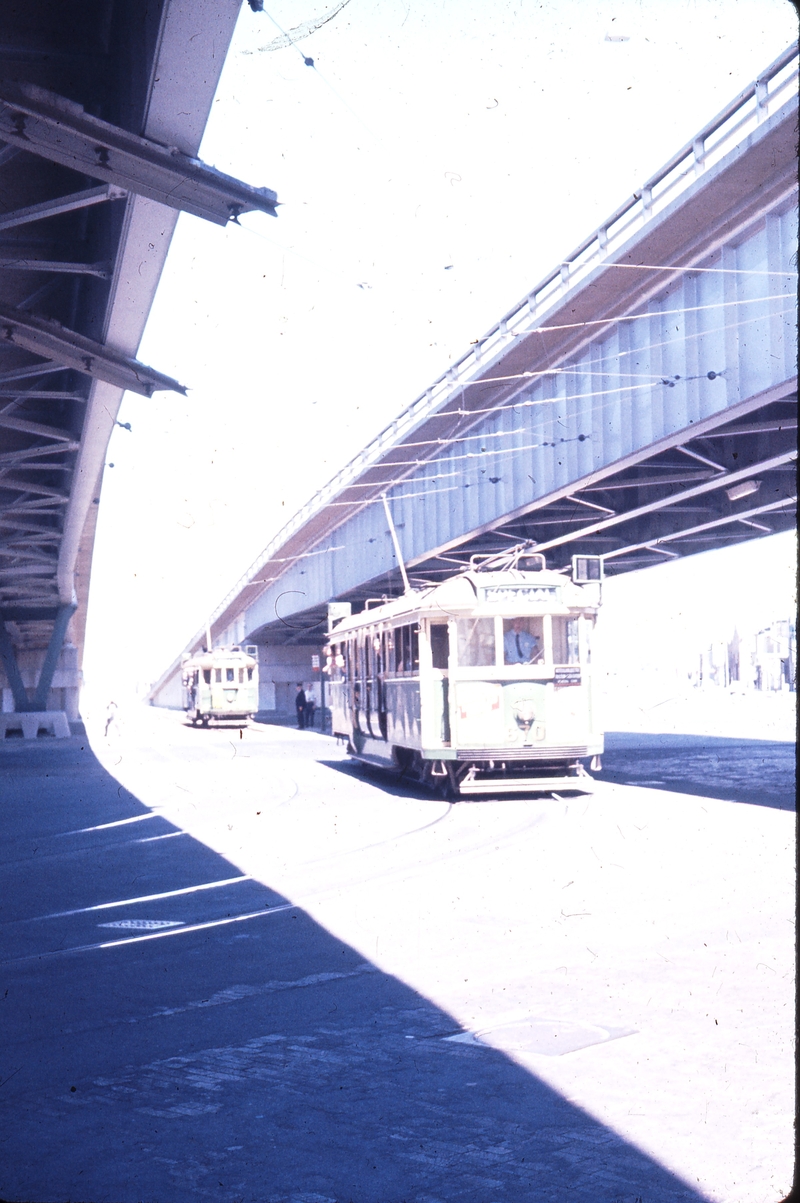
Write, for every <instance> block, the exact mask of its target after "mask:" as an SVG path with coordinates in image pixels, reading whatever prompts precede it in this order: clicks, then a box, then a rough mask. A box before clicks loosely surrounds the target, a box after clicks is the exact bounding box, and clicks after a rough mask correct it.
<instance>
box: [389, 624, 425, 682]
mask: <svg viewBox="0 0 800 1203" xmlns="http://www.w3.org/2000/svg"><path fill="white" fill-rule="evenodd" d="M394 653H395V668H396V671H397V672H399V673H414V672H418V671H419V627H418V626H417V625H416V623H414V624H412V625H411V626H406V627H396V628H395V631H394Z"/></svg>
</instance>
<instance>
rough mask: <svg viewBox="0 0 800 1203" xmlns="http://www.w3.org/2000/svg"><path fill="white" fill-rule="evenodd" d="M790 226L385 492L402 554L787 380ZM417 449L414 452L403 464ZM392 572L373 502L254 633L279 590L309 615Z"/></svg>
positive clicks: (627, 325) (760, 232)
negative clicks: (316, 607)
mask: <svg viewBox="0 0 800 1203" xmlns="http://www.w3.org/2000/svg"><path fill="white" fill-rule="evenodd" d="M796 224H797V213H796V210H793V211H786V212H782V213H776V214H772V215H770V216H769V217H768V218H767V220H766V221H765V222H764V223H763V224H762V226H761V228H759V229H757V230H756V231H755V232H754V233H753V234H751V235H750V237H748V238H746V239H745V240H744V241H742V242H740V243H739V244H738V245H737V246H732V247H723V248H721V249H720V250H719V251H717V252H716V253H715V254H714V255H713V256H711V257H710V258H709V259H708V260H707V261H706V262H705V263H704V264H703V267H704V268H705V269H713V268H723V269H726V270H725V271H721V272H716V271H711V270H704V271H702V272H697V273H695V274H694V275H692V274H689V275H686V276H684V277H683V278H682V279H681V280H680V281H679V282H677V283H676V284H674V285H673V286H671V287H670V288H669V289H665V291H664V292H663V294H662V295H660V296H659V297H657V298H655V299H654V300H652V301H651V302H650V303H649V304H648V305H647V306H646V307H644V309H643V310H642V311H641V314H642V315H641V316H639V317H638V318H635V320H630V321H622V322H619V323H618V324H617V326H616V327H615V328H614V329H613V331H612V332H611V333H610V334H608V333H605V334H604V335H603V337H602V338H598V339H597V340H596V341H593V342H591V343H590V344H589V345H588V346H587V347H586V348H585V349H584V350H583V351H582V353H581V354H580V355H579V356H577V357H575V358H573V359H570V360H567V361H566V362H565V363H563V364H561V365H559V371H558V373H557V374H548V375H544V376H541V377H540V378H539V379H537V381H536V382H535V383H534V384H532V385H531V386H529V387H528V388H525V389H523V390H522V391H521V392H520V393H519V394H518V395H517V396H516V397H515V398H514V399H513V402H510V403H507V404H506V405H504V406H503V408H501V409H498V410H496V411H495V412H493V413H491V414H488V415H487V416H486V417H484V418H482V419H481V420H480V421H479V422H478V423H477V424H476V425H474V426H473V427H472V428H471V429H470V430H469V431H468V433H466V434H462V435H459V436H457V441H452V442H451V443H450V444H449V445H448V446H447V447H446V448H445V449H444V450H442V451H441V452H440V453H439V454H438V455H436V456H435V457H434V458H433V459H431V460H429V461H428V462H427V463H425V464H424V465H421V466H420V467H418V468H417V469H415V470H414V471H413V472H412V473H411V474H410V475H409V476H407V477H406V478H405V479H404V480H403V481H402V482H401V483H399V484H397V485H395V486H394V487H393V488H390V489H388V490H387V492H388V495H389V497H390V499H391V505H392V511H393V515H394V520H395V523H396V525H397V528H398V535H399V539H400V545H401V548H402V551H403V555H404V557H405V558H406V559H407V560H409V561H411V560H413V559H415V558H418V557H421V556H424V555H425V554H426V553H427V552H429V551H430V549H431V548H434V547H438V546H442V545H444V544H446V543H447V542H448V541H450V540H453V539H457V538H458V537H459V536H462V535H464V534H465V533H466V532H469V531H471V530H474V529H476V528H478V527H481V526H483V525H484V524H487V523H491V522H494V521H496V520H499V519H501V518H502V517H503V516H504V515H506V514H508V513H509V512H511V511H514V510H516V509H518V508H519V507H522V506H526V505H529V504H530V503H532V502H535V501H537V500H539V499H542V498H545V497H546V496H547V495H548V494H550V493H552V492H553V491H554V490H556V489H559V488H564V487H566V486H569V484H570V483H571V482H577V481H578V480H580V479H581V478H582V477H585V476H586V475H588V474H589V473H590V472H592V471H596V470H597V469H600V468H604V467H606V466H608V465H610V464H613V463H615V462H616V461H617V460H619V459H620V458H621V457H623V456H625V455H628V454H630V453H631V452H634V451H636V450H637V449H640V448H644V447H647V446H648V445H650V444H652V443H654V442H656V441H657V440H659V439H662V438H664V437H667V436H670V435H675V434H676V433H677V432H679V431H683V430H685V429H686V428H687V427H689V426H690V425H691V424H692V423H695V422H697V421H698V420H700V419H701V418H705V417H708V416H710V415H712V414H718V413H722V412H724V411H725V409H727V408H730V407H731V406H732V405H736V404H738V403H739V402H740V401H741V400H743V399H744V398H746V397H748V396H750V395H753V394H755V393H758V392H761V391H762V390H764V389H766V388H768V387H769V386H770V385H772V384H776V383H779V382H780V381H782V380H783V379H785V378H786V376H787V375H788V374H789V370H790V365H792V364H793V363H794V360H795V357H796V329H795V325H794V320H793V315H794V296H793V291H792V288H793V277H792V275H791V273H792V271H793V270H794V267H793V264H792V255H793V254H794V247H795V242H794V236H795V235H794V231H795V230H796ZM731 266H732V267H733V268H734V269H735V271H734V272H732V273H731V274H727V271H729V270H730V267H731ZM765 273H766V274H765ZM780 273H784V274H780ZM709 372H713V373H715V378H714V379H709V378H708V375H707V374H708V373H709ZM665 382H666V383H665ZM423 450H424V449H423V448H416V449H413V450H411V449H410V450H409V455H408V459H413V457H414V455H415V454H418V453H419V452H420V451H423ZM394 564H395V559H394V553H393V549H392V543H391V539H390V537H389V532H388V530H387V529H386V519H385V516H384V513H383V508H382V506H381V504H380V503H379V502H376V503H373V504H369V505H367V506H366V507H365V508H364V509H363V510H361V512H360V513H358V514H356V515H355V516H354V517H352V518H350V519H348V520H347V521H346V522H345V523H344V524H343V525H342V526H341V527H340V528H339V529H338V530H337V531H336V532H334V534H333V535H331V536H330V537H329V538H328V539H326V540H324V541H323V542H322V543H321V544H320V545H318V547H317V548H315V554H314V556H310V557H308V558H307V559H304V560H302V561H300V562H299V563H298V564H297V565H296V566H295V567H293V568H291V569H290V570H289V571H288V572H287V573H285V574H284V575H283V576H282V577H281V579H280V582H279V583H277V584H275V585H274V586H272V588H271V589H270V590H268V592H267V593H266V594H264V596H263V597H261V598H260V599H259V600H258V602H256V603H255V605H253V606H251V607H250V608H249V609H248V611H247V626H248V629H250V630H254V629H255V628H257V627H258V626H261V625H262V624H264V623H266V622H271V621H274V618H275V599H276V598H277V597H278V595H279V594H288V591H289V590H292V589H297V590H298V591H299V592H298V593H297V594H291V595H288V596H286V597H284V599H283V601H284V603H285V611H282V612H285V613H290V612H292V611H293V610H296V611H300V610H305V609H308V608H309V607H310V606H312V605H318V604H320V603H322V602H324V601H326V600H327V599H328V598H329V597H333V596H337V595H339V594H342V593H346V592H347V591H348V590H351V589H353V588H355V587H357V586H358V585H359V584H361V583H362V582H364V581H368V580H370V579H372V578H374V577H377V576H379V575H381V574H382V573H385V572H387V571H389V570H390V569H391V568H392V567H393V565H394ZM290 603H291V604H290Z"/></svg>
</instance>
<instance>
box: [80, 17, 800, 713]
mask: <svg viewBox="0 0 800 1203" xmlns="http://www.w3.org/2000/svg"><path fill="white" fill-rule="evenodd" d="M265 7H266V9H267V10H268V11H265V12H263V13H253V12H252V11H251V10H250V8H249V6H248V5H247V4H244V5H243V7H242V12H241V15H240V19H239V22H238V24H237V28H236V32H235V36H234V39H233V42H232V44H231V47H230V51H229V54H228V57H227V60H226V63H225V66H224V69H223V73H222V78H221V81H220V86H219V89H218V93H217V96H216V98H215V101H214V104H213V106H212V111H211V115H210V118H209V122H208V126H207V129H206V134H205V137H204V140H203V144H202V146H201V149H200V157H201V158H202V159H203V160H204V161H205V162H207V163H211V164H213V165H214V166H216V167H218V168H219V169H220V170H223V171H225V172H228V173H229V174H232V175H234V176H237V177H239V178H241V179H243V180H245V181H247V182H248V183H250V184H254V185H266V186H268V187H270V188H272V189H274V190H275V191H276V192H277V193H278V197H279V200H280V202H281V207H280V209H279V211H278V213H279V216H278V218H277V219H273V218H270V217H267V216H266V215H264V214H248V215H246V216H244V217H242V219H241V225H240V226H238V227H237V226H234V225H229V226H228V227H225V228H221V227H218V226H212V225H210V224H209V223H205V222H202V221H201V220H200V219H198V218H194V217H192V216H191V215H188V214H182V215H181V216H180V218H179V220H178V226H177V230H176V234H175V237H174V240H173V244H172V247H171V249H170V252H169V256H168V259H167V263H166V266H165V270H164V273H163V276H162V280H161V284H160V286H159V290H158V293H157V296H156V299H155V303H154V305H153V309H152V311H151V315H150V319H149V322H148V325H147V328H146V331H145V335H144V338H143V340H142V344H141V346H140V348H139V358H140V359H141V360H143V361H144V362H145V363H148V364H151V365H152V366H154V367H156V368H157V369H159V370H160V371H162V372H167V373H169V374H170V375H172V376H174V377H176V378H177V379H179V380H181V381H182V382H183V383H185V384H186V385H187V386H188V387H189V393H188V397H185V398H184V397H181V396H178V395H173V394H168V393H157V394H156V395H155V397H153V398H151V399H146V398H142V397H138V396H134V395H131V394H127V395H126V397H125V399H124V401H123V405H122V409H121V412H120V415H119V419H120V422H122V423H129V424H130V426H131V430H130V431H129V430H126V429H123V428H121V427H117V428H116V429H115V432H114V435H113V436H112V439H111V444H110V446H109V453H108V457H107V468H106V471H105V474H104V480H103V487H102V492H101V503H100V510H99V518H98V532H97V541H96V545H95V555H94V563H93V572H92V582H91V590H90V602H89V622H88V629H87V646H86V656H85V661H84V673H85V678H86V681H87V683H88V684H90V685H94V686H95V687H96V688H98V689H103V688H112V686H113V689H114V691H115V692H117V693H119V692H120V691H121V690H123V689H124V688H133V687H134V686H135V685H136V684H139V685H141V684H142V683H143V682H151V681H154V680H155V679H157V677H158V676H159V675H160V674H161V672H162V671H163V670H164V669H165V668H166V667H167V666H168V665H169V663H170V662H171V661H172V660H173V659H174V658H175V657H176V656H177V655H178V653H179V652H180V651H181V649H182V648H183V646H184V645H185V644H186V642H187V641H188V640H189V639H190V638H191V636H192V635H193V634H194V633H195V631H196V630H198V629H199V628H200V627H201V626H202V625H203V623H204V622H205V618H206V616H207V614H208V613H209V612H210V611H211V610H212V609H213V608H214V607H215V606H216V605H217V603H218V602H219V601H220V600H221V599H222V597H223V596H224V595H225V594H226V593H227V592H228V591H229V589H230V588H231V587H232V586H233V584H234V583H235V582H236V580H237V579H238V578H239V577H240V576H241V575H242V573H243V572H244V571H245V570H246V569H247V567H248V565H249V564H250V563H251V562H252V561H253V560H254V559H255V557H256V556H257V555H258V554H259V552H260V551H261V550H262V548H263V547H264V546H265V545H266V543H267V542H268V541H269V539H270V538H271V537H272V536H273V535H274V534H275V533H276V532H277V531H278V530H279V529H280V528H281V527H282V526H283V524H284V523H285V522H286V521H287V520H288V519H289V518H290V517H291V516H292V514H293V513H294V512H295V511H296V510H297V509H298V508H299V507H300V506H301V505H302V504H303V503H304V502H305V501H306V500H308V498H309V497H311V496H312V495H313V494H314V493H315V492H316V491H317V489H318V488H320V487H321V486H322V485H324V484H325V483H326V481H327V480H328V479H329V478H330V477H331V476H333V474H334V473H335V472H336V471H338V469H339V468H340V467H342V466H343V465H344V464H345V463H346V462H347V461H348V460H349V459H350V458H351V457H352V456H353V455H355V454H356V453H357V452H358V451H359V450H360V449H361V448H362V447H363V446H364V444H365V443H366V442H367V441H368V440H369V439H370V438H371V437H372V436H374V435H375V434H376V433H377V432H378V431H379V430H380V429H382V427H383V426H385V425H386V424H387V422H389V421H391V419H392V418H394V417H395V416H396V415H397V414H398V413H400V412H401V411H402V410H403V409H405V408H406V406H408V405H409V404H410V403H411V402H412V401H413V400H414V399H415V397H416V396H417V395H418V394H419V393H421V392H422V391H424V389H425V388H427V387H428V385H429V384H430V383H432V381H433V380H434V379H435V378H436V376H437V375H438V374H439V373H440V372H442V371H443V370H445V369H446V368H447V366H448V364H449V363H450V362H451V360H452V359H453V358H455V357H456V356H458V355H459V354H461V353H462V352H463V351H464V350H465V349H466V348H467V346H468V344H469V343H470V341H471V340H473V339H475V338H477V337H478V336H479V335H480V334H482V333H483V332H484V331H485V330H486V329H487V328H488V327H489V326H490V325H491V324H492V323H493V322H494V321H496V320H497V318H498V317H499V316H501V314H502V313H504V312H505V311H506V310H507V309H509V308H510V307H511V306H512V305H513V304H514V303H515V302H516V301H517V300H518V299H519V298H520V297H521V296H523V295H524V294H526V293H527V292H528V291H530V289H531V287H532V286H533V285H534V284H535V283H536V282H537V281H538V280H539V279H540V278H541V277H542V276H544V275H545V274H546V273H547V272H548V271H549V270H550V269H551V268H552V267H553V266H554V264H555V263H557V262H558V261H559V260H561V259H562V258H564V256H565V255H566V254H568V253H569V251H571V250H572V248H573V247H574V246H576V245H577V244H578V243H579V242H580V241H581V240H582V239H583V238H584V236H585V235H586V234H588V233H589V232H590V231H591V230H592V229H594V228H596V227H597V225H598V224H599V223H600V221H602V220H603V219H604V218H605V217H607V216H608V214H609V213H610V212H612V211H613V210H614V209H615V208H616V207H617V206H618V205H619V204H620V203H621V202H622V201H623V200H624V199H625V198H626V197H627V196H628V195H629V194H630V193H631V192H633V191H634V189H635V188H636V187H637V186H639V185H640V184H641V182H642V181H643V180H644V179H645V178H646V177H647V176H649V175H650V174H652V173H653V172H654V171H655V170H656V169H657V168H658V167H659V166H660V165H661V164H662V163H663V162H664V161H665V160H666V159H668V158H669V156H670V155H671V154H672V153H673V152H674V151H675V150H676V149H678V147H680V146H681V145H683V144H684V143H685V142H687V141H688V140H689V139H690V138H691V137H692V135H693V134H694V133H695V132H696V130H697V129H698V128H700V126H701V125H703V124H704V123H705V122H706V121H707V120H709V119H710V118H711V117H713V116H714V114H715V113H716V112H718V111H719V110H720V109H721V108H722V107H723V106H724V104H726V103H727V101H728V100H730V99H731V98H732V97H733V96H734V95H735V94H736V93H737V92H738V91H739V90H740V89H741V88H742V87H744V86H745V85H746V84H747V83H749V82H750V81H751V80H752V79H753V78H754V77H755V76H756V75H757V74H758V72H759V71H760V70H761V69H762V68H763V67H765V66H766V65H767V64H768V63H770V62H771V61H772V60H773V59H774V58H775V57H776V56H777V55H778V54H779V53H780V52H781V50H782V49H783V48H784V47H785V46H786V45H787V44H788V43H789V42H791V41H792V40H794V38H795V37H796V36H797V28H796V17H795V13H794V9H793V7H792V6H791V5H790V4H789V3H788V2H786V0H622V2H619V3H618V2H613V3H612V2H611V0H602V2H600V3H594V2H591V3H590V2H588V0H546V2H544V3H536V2H535V0H530V2H526V0H348V2H347V3H345V4H344V5H340V2H339V3H337V0H321V2H317V0H291V2H290V0H271V2H270V0H267V3H266V6H265ZM337 7H339V8H340V11H338V12H336V13H335V15H334V16H333V17H332V18H331V19H330V20H328V21H327V22H326V23H324V24H323V25H321V27H320V28H318V29H317V30H316V31H315V32H313V33H312V34H311V35H310V36H306V37H303V38H302V40H298V42H297V44H296V45H295V46H292V45H288V46H287V45H283V46H281V45H280V42H281V32H280V30H281V29H283V30H286V29H295V28H297V27H303V26H306V27H308V26H309V25H313V24H314V22H315V21H316V20H318V19H320V18H322V17H323V16H324V15H325V14H329V13H331V12H332V11H334V10H335V9H336V8H337ZM298 37H299V35H298ZM623 38H624V39H626V40H624V41H623V40H612V39H623ZM276 42H277V43H278V44H276ZM304 56H310V57H313V59H314V64H315V65H314V67H313V68H311V67H309V66H307V65H305V64H304V62H303V57H304ZM112 465H113V467H112ZM753 546H754V544H749V545H747V547H745V548H739V549H728V550H726V551H725V552H719V553H710V554H706V555H703V556H696V557H691V558H690V559H689V560H687V561H686V562H682V563H681V564H680V565H673V564H670V565H665V566H663V567H659V568H656V569H649V570H647V571H645V572H640V573H634V574H627V575H626V578H625V580H624V581H623V580H620V581H618V582H614V589H613V591H612V590H609V591H608V596H609V598H610V602H609V603H608V604H613V608H614V610H613V612H614V613H617V612H618V613H620V614H624V612H625V609H626V607H627V606H628V605H634V604H635V605H637V606H639V607H641V605H643V604H646V602H645V601H644V600H643V599H644V598H646V596H650V598H651V602H652V604H653V605H656V604H657V605H659V606H662V608H663V605H664V604H665V603H664V599H665V598H667V599H668V600H667V602H666V604H667V606H668V607H672V610H673V611H676V606H677V605H678V602H680V604H681V605H684V603H685V600H686V598H687V596H688V597H694V598H695V599H696V600H697V601H699V599H700V598H701V597H702V599H703V604H702V606H699V605H698V606H697V607H696V609H695V610H694V611H692V610H687V611H686V613H687V615H688V617H687V618H686V620H685V622H686V629H687V631H688V630H689V629H692V630H694V628H695V627H696V626H697V625H698V621H699V622H700V625H701V626H702V625H703V623H705V624H706V625H708V621H709V615H713V614H714V613H715V605H716V603H714V604H710V603H712V602H714V599H715V598H716V597H717V596H719V599H720V601H719V608H720V610H721V611H724V612H725V614H726V617H725V619H724V621H725V624H726V625H729V624H728V617H727V611H728V610H731V604H729V603H730V602H731V598H733V602H734V603H735V604H733V606H732V610H731V612H733V610H736V609H737V606H738V607H739V609H742V610H743V611H746V612H747V613H748V614H751V613H752V614H753V615H754V616H755V617H754V618H753V621H757V622H758V623H760V624H761V625H764V624H765V623H766V622H768V621H770V620H771V618H773V617H782V616H784V615H785V614H786V613H788V612H789V610H790V609H791V607H792V600H791V599H792V592H793V581H794V567H793V565H794V558H793V557H794V545H793V541H792V539H791V538H789V537H788V536H775V537H773V538H770V539H766V540H762V541H761V543H760V547H759V552H758V556H759V557H760V558H759V561H758V562H759V564H761V565H762V568H761V572H760V575H759V574H754V573H753V572H752V571H748V564H749V563H751V560H750V557H751V556H752V554H753V552H752V548H753ZM715 555H717V556H721V557H726V556H727V557H728V559H727V560H726V561H725V563H726V565H728V567H726V568H725V569H724V571H723V570H722V569H721V568H715V567H714V565H715V564H717V563H718V564H720V565H721V564H722V560H718V561H715V560H714V559H713V557H714V556H715ZM708 564H710V565H711V567H710V568H709V567H708ZM703 565H706V566H705V567H704V566H703ZM659 574H660V575H659ZM681 574H683V575H681ZM766 580H769V581H770V582H771V585H770V589H769V590H765V589H764V587H763V584H764V582H765V581H766ZM648 582H649V583H648ZM673 590H674V591H675V593H674V597H675V604H673V600H671V599H672V598H673V593H672V591H673ZM732 590H734V592H733V593H732V592H731V591H732ZM648 591H649V592H648ZM684 609H685V605H684ZM772 609H777V610H778V611H780V613H776V614H772V613H771V610H772ZM680 612H681V613H683V612H684V611H683V610H681V611H680ZM698 616H700V617H699V618H698ZM734 620H735V616H734ZM720 621H723V620H722V618H720ZM620 629H622V628H620ZM121 630H122V631H124V632H127V637H126V638H123V639H121V638H120V631H121ZM722 634H723V635H725V634H726V632H723V633H722ZM110 646H113V647H115V648H118V649H120V651H119V655H118V656H115V657H114V658H109V656H108V648H109V647H110Z"/></svg>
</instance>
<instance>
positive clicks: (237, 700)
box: [181, 644, 258, 727]
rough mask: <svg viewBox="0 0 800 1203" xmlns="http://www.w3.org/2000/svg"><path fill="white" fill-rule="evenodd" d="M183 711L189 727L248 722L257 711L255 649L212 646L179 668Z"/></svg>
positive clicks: (185, 661)
mask: <svg viewBox="0 0 800 1203" xmlns="http://www.w3.org/2000/svg"><path fill="white" fill-rule="evenodd" d="M181 684H182V686H183V709H184V710H185V711H186V712H187V714H188V715H189V717H190V718H191V720H192V724H193V725H194V726H197V725H198V724H200V725H201V726H203V727H207V726H208V725H209V723H210V722H211V720H212V719H213V720H217V721H219V720H220V719H225V720H228V721H231V720H234V719H239V720H240V721H243V722H247V720H248V719H250V718H252V717H253V715H254V714H255V712H256V711H257V710H258V648H256V647H245V648H241V647H239V645H238V644H233V645H232V646H230V647H215V648H212V650H211V651H202V652H198V653H197V654H196V655H194V656H191V657H189V658H187V659H186V660H184V662H183V664H182V666H181Z"/></svg>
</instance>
